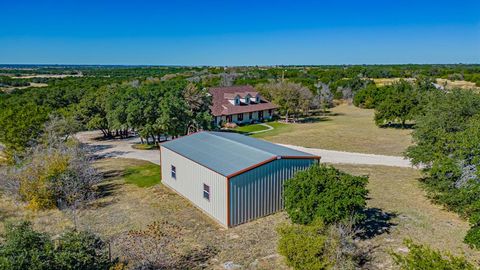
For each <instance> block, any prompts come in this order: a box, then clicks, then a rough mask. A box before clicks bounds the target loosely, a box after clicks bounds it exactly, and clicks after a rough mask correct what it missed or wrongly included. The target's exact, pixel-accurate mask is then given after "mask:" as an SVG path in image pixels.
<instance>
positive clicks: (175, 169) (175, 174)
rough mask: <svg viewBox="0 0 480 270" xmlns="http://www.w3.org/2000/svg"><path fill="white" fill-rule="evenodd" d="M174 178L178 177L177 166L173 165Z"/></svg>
mask: <svg viewBox="0 0 480 270" xmlns="http://www.w3.org/2000/svg"><path fill="white" fill-rule="evenodd" d="M172 178H173V179H177V168H175V166H173V165H172Z"/></svg>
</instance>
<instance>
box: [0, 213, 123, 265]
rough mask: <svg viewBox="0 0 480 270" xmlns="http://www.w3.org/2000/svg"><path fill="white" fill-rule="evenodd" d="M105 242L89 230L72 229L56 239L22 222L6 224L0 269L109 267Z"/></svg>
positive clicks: (112, 263) (1, 247)
mask: <svg viewBox="0 0 480 270" xmlns="http://www.w3.org/2000/svg"><path fill="white" fill-rule="evenodd" d="M112 265H114V262H111V261H110V260H109V258H108V254H107V250H106V248H105V244H104V243H103V242H102V240H101V239H100V238H98V237H96V236H95V235H93V234H91V233H88V232H79V231H72V232H67V233H65V234H63V235H62V236H61V237H60V238H59V239H58V240H57V241H55V245H54V242H53V241H52V240H51V239H50V237H48V235H46V234H43V233H39V232H36V231H34V230H33V229H32V228H31V224H30V223H28V222H22V223H20V224H17V225H13V224H9V225H7V226H6V233H5V242H4V243H3V244H2V245H0V269H19V270H20V269H109V268H110V267H111V266H112Z"/></svg>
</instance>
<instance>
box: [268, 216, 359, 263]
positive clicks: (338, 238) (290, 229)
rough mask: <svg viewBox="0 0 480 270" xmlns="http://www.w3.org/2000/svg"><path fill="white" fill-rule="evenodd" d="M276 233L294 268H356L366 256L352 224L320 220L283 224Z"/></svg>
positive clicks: (279, 245)
mask: <svg viewBox="0 0 480 270" xmlns="http://www.w3.org/2000/svg"><path fill="white" fill-rule="evenodd" d="M277 232H278V233H279V235H280V240H279V243H278V250H279V253H280V254H281V255H283V256H285V258H286V261H287V265H289V266H291V267H293V268H294V269H312V270H314V269H332V268H333V269H343V270H346V269H357V268H358V266H359V264H360V261H361V259H362V258H363V253H362V252H361V251H360V249H359V248H358V247H357V245H356V244H355V242H354V237H355V236H356V232H355V231H354V230H353V227H352V226H351V224H347V225H346V224H341V223H339V224H333V225H329V226H326V225H325V224H324V223H323V222H322V221H321V220H319V219H317V220H315V221H314V222H313V223H311V224H310V225H298V224H293V225H288V224H283V225H280V226H279V227H278V228H277Z"/></svg>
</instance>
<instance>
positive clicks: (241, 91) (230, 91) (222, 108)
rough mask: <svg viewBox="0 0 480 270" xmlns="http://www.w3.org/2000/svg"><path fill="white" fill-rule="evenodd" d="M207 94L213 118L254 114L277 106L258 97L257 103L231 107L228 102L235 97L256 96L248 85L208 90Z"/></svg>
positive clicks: (253, 89) (255, 92)
mask: <svg viewBox="0 0 480 270" xmlns="http://www.w3.org/2000/svg"><path fill="white" fill-rule="evenodd" d="M209 92H210V94H211V95H212V106H211V107H210V109H211V110H212V114H213V115H214V116H222V115H230V114H238V113H247V112H256V111H262V110H270V109H276V108H277V106H275V105H274V104H272V103H270V101H268V100H266V99H264V98H263V97H262V96H260V102H259V103H254V102H252V103H250V104H245V103H240V105H233V104H232V103H230V101H228V100H229V99H233V98H235V97H236V96H237V95H238V96H240V98H245V96H246V95H247V94H250V96H252V97H255V96H257V94H258V92H257V91H255V88H253V87H252V86H250V85H242V86H229V87H214V88H210V90H209Z"/></svg>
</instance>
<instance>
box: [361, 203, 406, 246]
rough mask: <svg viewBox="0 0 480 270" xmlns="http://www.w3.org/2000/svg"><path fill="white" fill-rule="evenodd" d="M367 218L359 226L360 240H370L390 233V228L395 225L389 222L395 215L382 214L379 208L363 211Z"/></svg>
mask: <svg viewBox="0 0 480 270" xmlns="http://www.w3.org/2000/svg"><path fill="white" fill-rule="evenodd" d="M364 213H365V215H366V216H367V218H366V219H365V220H364V221H362V222H361V223H360V224H359V229H361V231H362V232H361V233H360V234H359V236H360V238H361V239H371V238H373V237H375V236H377V235H381V234H384V233H390V230H391V228H393V227H395V226H396V225H397V224H396V223H393V222H392V221H391V220H392V219H393V218H395V217H396V216H397V214H396V213H389V212H384V211H382V210H381V209H379V208H367V209H365V210H364Z"/></svg>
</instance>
